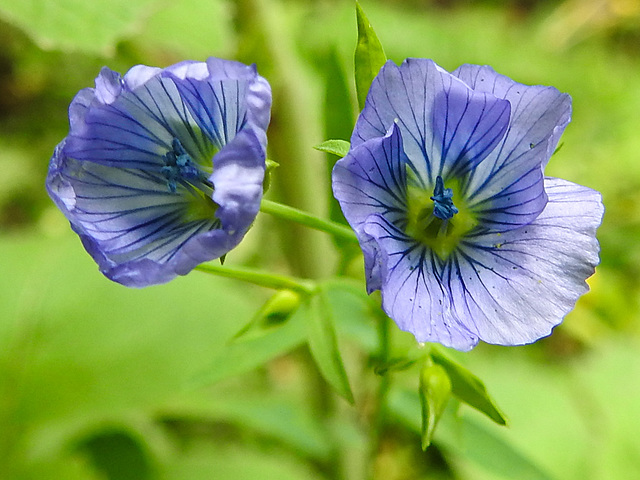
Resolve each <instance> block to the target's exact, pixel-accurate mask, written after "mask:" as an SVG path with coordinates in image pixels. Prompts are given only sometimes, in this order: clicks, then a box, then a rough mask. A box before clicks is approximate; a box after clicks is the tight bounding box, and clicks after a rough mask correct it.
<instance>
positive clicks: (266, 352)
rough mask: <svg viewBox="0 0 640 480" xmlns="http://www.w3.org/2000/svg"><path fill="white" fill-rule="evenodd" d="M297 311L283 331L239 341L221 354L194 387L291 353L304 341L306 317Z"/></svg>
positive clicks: (282, 327) (277, 330)
mask: <svg viewBox="0 0 640 480" xmlns="http://www.w3.org/2000/svg"><path fill="white" fill-rule="evenodd" d="M301 310H302V309H301V308H299V309H298V310H296V311H295V312H294V313H293V314H292V315H291V317H290V318H289V320H288V321H286V322H285V323H284V324H283V325H282V326H281V327H277V328H274V329H273V330H269V331H268V332H266V333H265V334H264V335H261V336H257V337H251V336H247V337H246V338H240V339H238V340H236V341H233V342H231V343H229V344H228V345H227V346H226V347H225V348H223V349H222V350H220V352H219V353H218V355H216V356H215V358H214V359H213V361H212V362H211V364H210V365H211V366H210V367H209V369H208V370H206V371H205V372H202V373H201V374H200V375H198V376H196V377H195V378H194V379H193V382H192V383H193V386H194V387H199V386H202V385H208V384H213V383H216V382H218V381H220V380H224V379H225V378H229V377H232V376H235V375H240V374H243V373H246V372H249V371H251V370H253V369H255V368H257V367H259V366H261V365H264V364H265V363H267V362H268V361H270V360H272V359H274V358H276V357H278V356H280V355H284V354H285V353H288V352H290V351H291V350H293V349H294V348H296V347H298V346H299V345H302V343H304V340H305V334H306V330H305V323H308V322H306V321H305V320H306V319H305V318H304V315H305V313H306V312H304V311H301Z"/></svg>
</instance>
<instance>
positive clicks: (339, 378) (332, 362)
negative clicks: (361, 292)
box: [301, 288, 354, 404]
mask: <svg viewBox="0 0 640 480" xmlns="http://www.w3.org/2000/svg"><path fill="white" fill-rule="evenodd" d="M301 308H302V309H304V310H306V312H307V317H308V318H307V326H308V327H307V332H308V341H309V350H310V351H311V355H312V356H313V359H314V360H315V362H316V364H317V365H318V369H319V370H320V373H321V374H322V376H323V377H324V379H325V380H326V381H327V382H328V383H329V385H331V386H332V387H333V389H334V390H335V391H336V392H337V393H338V394H339V395H340V396H342V397H343V398H344V399H346V400H347V401H348V402H349V403H352V404H353V403H354V399H353V393H352V392H351V387H350V386H349V380H348V378H347V372H346V371H345V369H344V364H343V363H342V357H341V356H340V351H339V350H338V339H337V335H336V330H335V325H334V319H333V315H332V312H331V308H330V305H329V301H328V299H327V294H326V292H325V290H324V289H323V288H320V289H318V293H317V294H316V295H314V296H312V297H310V298H309V300H308V302H307V303H305V304H303V305H302V307H301Z"/></svg>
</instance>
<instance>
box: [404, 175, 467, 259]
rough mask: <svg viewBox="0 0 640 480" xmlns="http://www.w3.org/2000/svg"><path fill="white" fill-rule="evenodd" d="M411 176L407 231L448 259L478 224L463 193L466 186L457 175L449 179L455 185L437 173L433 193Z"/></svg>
mask: <svg viewBox="0 0 640 480" xmlns="http://www.w3.org/2000/svg"><path fill="white" fill-rule="evenodd" d="M408 180H409V183H408V195H407V228H406V233H407V234H408V235H409V236H411V237H412V238H413V239H415V240H416V241H418V242H420V243H422V244H423V245H426V246H427V247H429V248H430V249H431V250H433V251H434V252H435V253H436V254H437V255H438V256H439V257H440V258H441V259H442V260H446V259H447V258H448V257H449V255H451V253H452V252H454V251H455V250H456V249H457V248H458V245H459V244H460V241H461V240H462V239H463V238H464V237H465V236H466V235H467V234H468V233H469V232H470V231H471V230H472V229H473V228H475V227H476V225H477V224H478V221H477V219H476V216H475V215H474V214H473V212H472V211H471V210H470V209H469V208H468V206H467V202H466V201H465V198H464V195H462V194H461V193H462V192H463V188H462V187H461V184H460V182H459V181H457V180H456V179H453V180H452V181H451V182H450V183H451V184H452V186H453V188H445V184H444V180H443V179H442V177H440V176H438V177H436V184H435V187H434V189H433V193H432V194H430V192H429V191H428V190H425V189H424V187H423V186H422V185H421V184H419V182H418V181H417V180H416V179H415V178H412V175H409V176H408ZM454 202H455V204H454ZM456 205H457V206H456Z"/></svg>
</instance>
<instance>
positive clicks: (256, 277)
mask: <svg viewBox="0 0 640 480" xmlns="http://www.w3.org/2000/svg"><path fill="white" fill-rule="evenodd" d="M195 269H196V270H199V271H201V272H204V273H209V274H212V275H218V276H220V277H226V278H235V279H236V280H242V281H243V282H248V283H252V284H254V285H258V286H260V287H266V288H273V289H275V290H283V289H287V290H293V291H295V292H299V293H302V294H304V295H311V294H313V293H314V292H315V290H316V285H315V282H313V281H311V280H303V279H299V278H295V277H289V276H286V275H277V274H273V273H267V272H262V271H260V270H254V269H251V268H245V267H232V266H222V265H216V264H214V263H204V264H202V265H198V266H197V267H196V268H195Z"/></svg>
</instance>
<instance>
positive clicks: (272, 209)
mask: <svg viewBox="0 0 640 480" xmlns="http://www.w3.org/2000/svg"><path fill="white" fill-rule="evenodd" d="M260 211H261V212H263V213H267V214H269V215H273V216H274V217H278V218H281V219H284V220H288V221H291V222H295V223H298V224H300V225H304V226H306V227H309V228H313V229H314V230H319V231H321V232H324V233H328V234H329V235H333V236H334V237H336V238H340V239H342V240H347V241H350V242H357V241H358V239H357V237H356V235H355V233H354V232H353V230H351V229H350V228H349V227H346V226H344V225H341V224H339V223H336V222H332V221H330V220H325V219H322V218H319V217H316V216H315V215H312V214H310V213H307V212H303V211H302V210H298V209H297V208H293V207H290V206H288V205H283V204H281V203H277V202H273V201H271V200H266V199H262V203H261V204H260Z"/></svg>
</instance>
